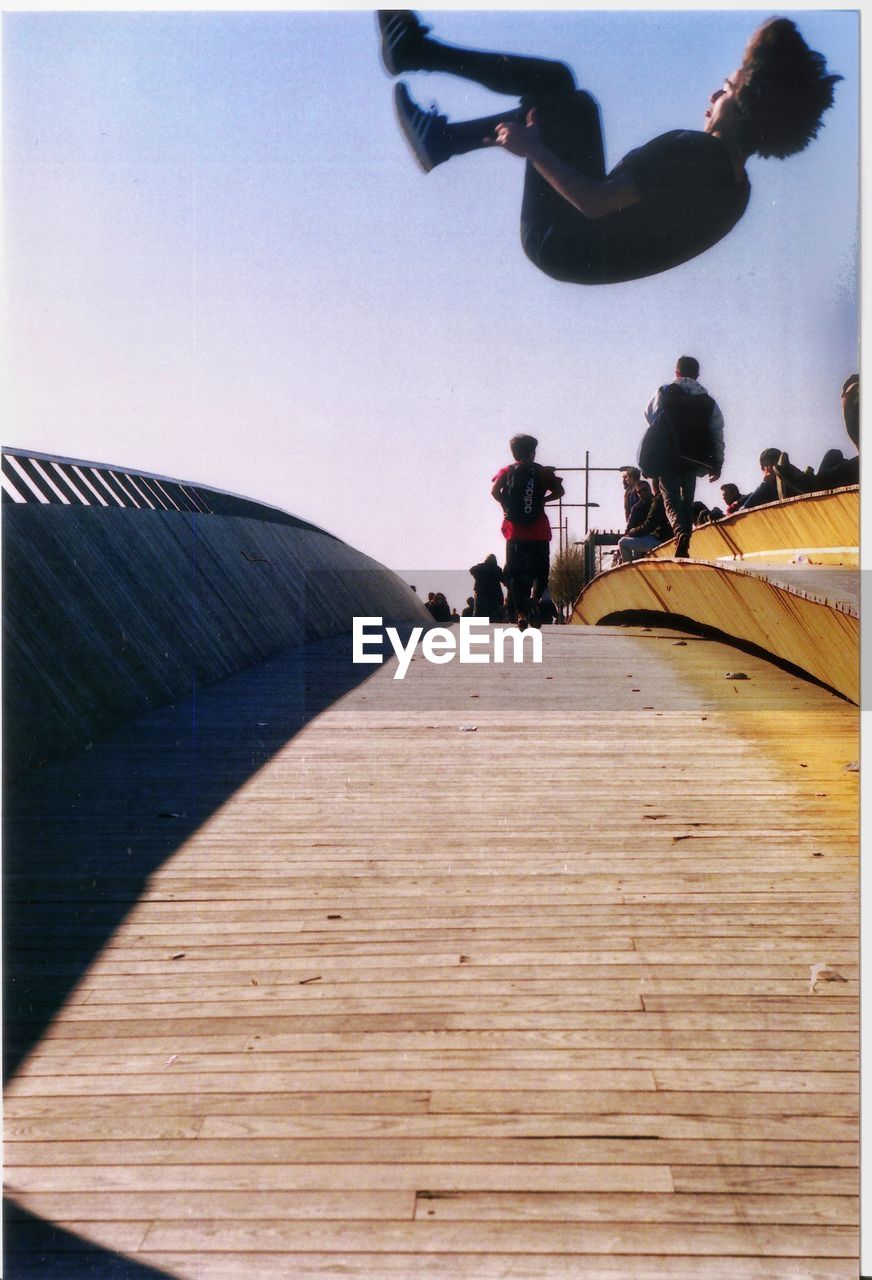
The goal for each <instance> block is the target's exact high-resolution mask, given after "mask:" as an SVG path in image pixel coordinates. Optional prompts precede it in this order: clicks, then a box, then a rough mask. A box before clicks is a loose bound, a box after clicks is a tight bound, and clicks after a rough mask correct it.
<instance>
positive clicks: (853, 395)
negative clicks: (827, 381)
mask: <svg viewBox="0 0 872 1280" xmlns="http://www.w3.org/2000/svg"><path fill="white" fill-rule="evenodd" d="M842 413H843V415H844V418H845V429H846V431H847V432H848V438H849V439H850V441H851V443H852V444H853V445H854V446H855V447H856V448H859V447H860V375H859V374H857V373H852V374H851V376H850V377H849V378H846V380H845V382H844V383H843V385H842ZM774 471H775V482H776V485H777V486H778V496H779V498H793V497H796V496H798V495H799V494H803V493H823V492H826V491H827V490H829V489H839V488H841V487H842V485H848V484H859V483H860V455H859V453H858V454H857V456H856V457H855V458H846V457H845V455H844V454H843V453H842V451H841V449H828V450H827V452H826V453H825V454H824V456H823V458H821V464H820V466H819V467H818V469H817V471H816V472H815V471H812V469H811V467H806V468H805V470H804V471H801V470H800V468H799V467H796V466H794V465H793V463H792V462H791V461H790V459H789V458H788V456H787V454H786V453H782V455H781V457H780V458H779V459H778V461H777V463H776V464H775V468H774Z"/></svg>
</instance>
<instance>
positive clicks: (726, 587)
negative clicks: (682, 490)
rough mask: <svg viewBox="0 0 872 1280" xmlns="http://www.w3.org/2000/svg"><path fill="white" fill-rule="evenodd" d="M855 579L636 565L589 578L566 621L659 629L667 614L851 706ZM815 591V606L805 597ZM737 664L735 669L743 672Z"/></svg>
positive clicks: (852, 575)
mask: <svg viewBox="0 0 872 1280" xmlns="http://www.w3.org/2000/svg"><path fill="white" fill-rule="evenodd" d="M751 514H753V513H751ZM694 550H695V549H694ZM858 576H859V575H858V573H856V572H855V571H851V570H849V571H834V570H832V569H818V570H802V571H792V570H789V569H785V568H784V567H782V568H780V569H773V570H771V571H766V570H764V569H758V568H755V569H754V570H753V571H750V572H748V571H745V570H744V569H740V568H734V567H732V566H731V565H727V564H713V563H704V562H700V561H697V560H695V559H693V560H667V561H663V560H654V559H644V560H636V561H634V562H633V563H632V564H625V565H620V566H619V567H618V568H616V569H610V570H609V571H608V572H606V573H602V574H600V575H599V576H598V577H596V578H594V580H593V581H592V582H591V583H589V584H588V586H587V587H586V588H585V590H584V591H583V592H582V593H581V595H580V596H579V598H578V601H577V602H576V605H575V609H574V611H573V618H572V620H573V622H576V623H582V624H594V623H598V622H600V621H602V620H613V619H614V618H615V615H618V614H621V613H627V612H639V611H642V612H646V613H648V612H650V613H660V614H663V615H665V616H664V625H668V621H669V615H670V614H671V615H673V616H676V617H678V616H681V617H684V618H689V619H691V620H693V621H694V622H697V623H699V624H700V625H702V626H706V627H711V628H714V629H716V630H718V631H721V632H723V633H724V634H726V635H729V636H732V637H734V638H736V639H738V640H742V641H745V642H747V643H750V644H755V645H757V646H759V647H760V648H761V649H763V650H765V651H766V652H767V653H771V654H773V655H774V656H775V657H777V658H780V659H782V660H784V661H787V662H790V663H793V664H794V665H795V666H797V667H800V668H801V669H802V670H803V671H806V672H808V674H809V675H811V676H814V677H815V678H816V679H818V680H822V681H824V682H825V683H826V684H828V685H830V686H832V688H834V689H838V691H839V692H840V693H841V694H843V695H844V696H845V697H846V698H850V699H851V700H852V701H855V702H856V701H857V700H858V698H859V685H860V668H859V652H860V651H859V643H860V620H859V612H858V608H857V603H856V601H857V596H858V587H859V582H858ZM800 584H801V587H800ZM816 586H817V587H818V594H819V596H820V598H819V599H815V598H813V597H812V596H811V595H809V594H808V593H809V592H811V591H812V590H814V589H815V587H816ZM801 592H802V593H801ZM740 656H741V655H739V654H737V655H736V656H735V657H734V661H733V666H736V665H739V666H740V665H741V662H740V661H739V659H740Z"/></svg>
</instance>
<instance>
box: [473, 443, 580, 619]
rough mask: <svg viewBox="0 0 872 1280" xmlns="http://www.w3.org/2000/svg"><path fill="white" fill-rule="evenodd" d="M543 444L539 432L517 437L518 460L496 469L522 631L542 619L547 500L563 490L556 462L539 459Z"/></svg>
mask: <svg viewBox="0 0 872 1280" xmlns="http://www.w3.org/2000/svg"><path fill="white" fill-rule="evenodd" d="M538 446H539V441H538V440H537V439H536V438H535V436H528V435H519V436H513V437H512V439H511V440H510V441H509V449H510V450H511V453H512V457H513V458H514V459H515V461H514V462H512V463H510V464H509V466H507V467H503V468H502V470H500V471H498V472H497V474H496V475H495V476H494V485H493V488H492V489H491V495H492V497H494V498H496V500H497V502H498V503H499V504H500V506H501V507H502V509H503V516H504V519H503V523H502V527H501V531H502V535H503V537H504V538H505V540H506V568H505V580H506V585H507V586H508V589H509V610H510V614H514V616H515V617H516V618H517V622H518V626H519V627H520V628H521V630H523V629H524V628H525V627H526V626H527V625H528V623H529V622H536V621H538V617H539V600H540V597H541V595H542V592H543V591H544V590H545V588H546V587H547V585H548V570H549V567H550V559H551V556H550V543H551V521H550V520H549V519H548V513H547V512H546V510H545V504H546V502H550V501H552V500H553V499H555V498H562V497H563V492H564V490H563V481H562V480H561V478H560V477H559V476H558V475H556V474H555V469H554V467H546V466H542V465H541V464H540V463H538V462H537V461H536V449H537V448H538Z"/></svg>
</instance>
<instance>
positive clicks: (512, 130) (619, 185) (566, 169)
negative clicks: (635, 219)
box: [494, 111, 639, 218]
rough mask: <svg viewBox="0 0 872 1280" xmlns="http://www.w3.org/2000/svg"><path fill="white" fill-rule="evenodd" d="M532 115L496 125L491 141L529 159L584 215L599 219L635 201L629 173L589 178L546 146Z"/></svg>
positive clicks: (636, 197)
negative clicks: (522, 119)
mask: <svg viewBox="0 0 872 1280" xmlns="http://www.w3.org/2000/svg"><path fill="white" fill-rule="evenodd" d="M535 115H536V113H535V111H531V112H529V114H528V116H527V123H526V124H525V125H523V124H519V123H517V122H515V121H508V122H506V123H504V124H499V125H497V127H496V131H495V133H494V143H495V144H496V145H497V146H500V147H503V148H504V149H505V150H506V151H510V152H511V154H512V155H514V156H521V157H523V158H524V159H526V160H529V161H530V163H531V164H532V165H533V167H534V168H535V169H536V170H537V171H538V172H539V173H540V174H541V175H542V177H543V178H544V179H545V181H546V182H547V183H549V184H550V185H551V186H552V187H553V188H554V190H555V191H556V192H557V193H558V195H561V196H563V199H564V200H567V201H568V202H569V203H570V204H571V205H572V206H573V208H575V209H577V210H578V211H579V213H583V214H584V216H585V217H586V218H602V217H604V216H605V215H606V214H607V213H616V212H618V211H619V210H620V209H625V208H627V206H628V205H632V204H637V203H638V201H639V193H638V191H637V190H636V187H635V184H634V182H633V177H632V174H630V173H629V172H626V173H618V174H616V175H615V176H614V177H611V178H605V179H598V178H589V177H588V176H587V175H586V174H584V173H582V172H581V171H580V170H579V169H577V168H576V167H575V166H574V165H572V164H569V163H567V161H565V160H561V158H560V157H559V156H557V155H555V154H554V152H553V151H551V150H550V149H549V148H548V147H546V145H545V143H544V142H543V141H542V134H541V131H540V129H539V126H538V125H537V124H536V119H535Z"/></svg>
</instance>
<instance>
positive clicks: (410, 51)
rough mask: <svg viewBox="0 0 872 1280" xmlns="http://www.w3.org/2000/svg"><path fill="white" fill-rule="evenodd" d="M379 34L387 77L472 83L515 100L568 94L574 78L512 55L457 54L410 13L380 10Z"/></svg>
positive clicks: (543, 62) (544, 61)
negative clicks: (409, 74) (442, 77)
mask: <svg viewBox="0 0 872 1280" xmlns="http://www.w3.org/2000/svg"><path fill="white" fill-rule="evenodd" d="M378 22H379V29H380V31H381V40H382V60H383V62H384V65H385V68H386V69H387V71H388V72H389V73H390V75H393V76H395V75H400V74H402V73H403V72H405V71H442V72H445V73H446V74H448V75H452V76H461V77H462V78H463V79H464V80H474V81H475V83H476V84H480V85H483V86H484V88H485V89H491V90H493V92H494V93H506V94H510V95H511V96H513V97H518V98H527V97H529V98H534V99H536V100H537V101H539V100H540V99H541V98H543V97H551V96H553V95H561V94H568V93H571V92H572V90H573V89H574V88H575V77H574V76H573V74H572V72H571V71H570V69H569V67H567V66H566V65H565V64H564V63H562V62H554V61H553V60H551V59H548V58H528V57H524V56H522V55H520V54H514V53H490V52H488V51H485V50H482V49H461V48H459V47H458V46H456V45H450V44H443V43H442V41H441V40H433V39H431V38H430V36H429V34H428V33H429V30H430V28H429V27H426V26H424V24H423V23H422V22H421V21H420V19H419V18H418V16H417V14H415V13H413V12H412V11H411V10H410V9H380V10H379V12H378Z"/></svg>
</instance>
